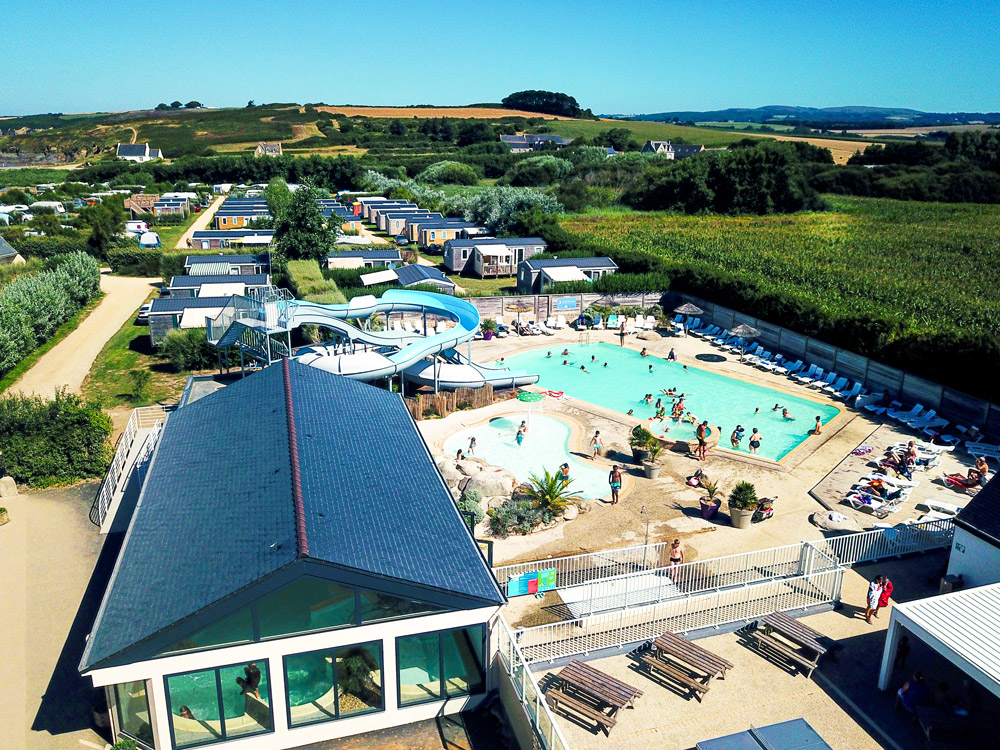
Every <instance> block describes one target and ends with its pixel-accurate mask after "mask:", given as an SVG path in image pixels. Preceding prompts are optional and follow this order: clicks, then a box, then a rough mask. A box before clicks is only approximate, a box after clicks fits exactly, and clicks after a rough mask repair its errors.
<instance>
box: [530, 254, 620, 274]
mask: <svg viewBox="0 0 1000 750" xmlns="http://www.w3.org/2000/svg"><path fill="white" fill-rule="evenodd" d="M521 262H522V263H525V264H527V266H528V268H530V269H531V270H532V271H538V270H541V269H542V268H564V267H567V266H576V267H577V268H618V264H617V263H615V262H614V261H613V260H611V258H604V257H601V258H542V259H537V258H529V259H528V260H522V261H521Z"/></svg>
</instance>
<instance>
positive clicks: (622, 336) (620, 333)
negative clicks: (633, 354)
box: [618, 326, 625, 346]
mask: <svg viewBox="0 0 1000 750" xmlns="http://www.w3.org/2000/svg"><path fill="white" fill-rule="evenodd" d="M618 340H619V343H618V345H619V346H625V326H622V327H621V328H619V329H618Z"/></svg>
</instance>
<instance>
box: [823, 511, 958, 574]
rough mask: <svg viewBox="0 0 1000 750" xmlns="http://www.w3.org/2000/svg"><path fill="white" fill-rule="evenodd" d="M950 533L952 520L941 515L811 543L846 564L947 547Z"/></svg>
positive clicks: (841, 563)
mask: <svg viewBox="0 0 1000 750" xmlns="http://www.w3.org/2000/svg"><path fill="white" fill-rule="evenodd" d="M954 535H955V523H954V521H953V520H952V519H950V518H945V519H942V520H938V521H926V522H924V523H915V524H911V525H909V526H892V527H890V528H886V529H872V530H871V531H862V532H860V533H857V534H844V535H842V536H834V537H830V538H828V539H820V540H817V541H814V542H812V544H813V545H815V547H816V548H817V549H818V550H821V551H824V552H825V553H826V554H828V555H830V556H831V557H832V558H834V559H835V560H836V561H837V562H838V564H840V565H848V566H850V565H857V564H859V563H869V562H875V561H876V560H884V559H885V558H888V557H897V556H899V555H908V554H910V553H912V552H926V551H929V550H933V549H944V548H947V547H950V546H951V539H952V537H953V536H954Z"/></svg>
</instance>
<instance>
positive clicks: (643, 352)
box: [639, 347, 649, 357]
mask: <svg viewBox="0 0 1000 750" xmlns="http://www.w3.org/2000/svg"><path fill="white" fill-rule="evenodd" d="M639 356H640V357H648V356H649V354H648V353H647V352H646V347H642V351H641V352H639Z"/></svg>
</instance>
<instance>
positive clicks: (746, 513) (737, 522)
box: [729, 506, 754, 529]
mask: <svg viewBox="0 0 1000 750" xmlns="http://www.w3.org/2000/svg"><path fill="white" fill-rule="evenodd" d="M753 513H754V512H753V508H750V509H748V510H740V509H739V508H734V507H732V506H730V507H729V520H730V521H731V522H732V524H733V526H735V527H736V528H737V529H749V528H750V522H751V521H752V520H753Z"/></svg>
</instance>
